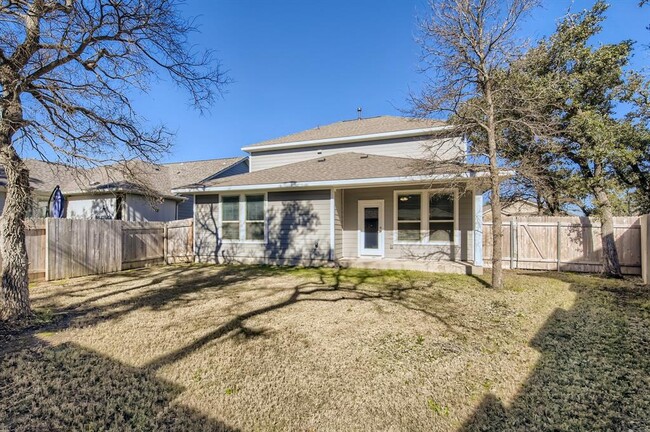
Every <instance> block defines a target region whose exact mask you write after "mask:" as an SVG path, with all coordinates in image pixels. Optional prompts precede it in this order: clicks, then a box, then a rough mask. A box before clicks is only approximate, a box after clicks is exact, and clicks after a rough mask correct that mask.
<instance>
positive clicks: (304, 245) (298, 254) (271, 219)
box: [195, 190, 330, 265]
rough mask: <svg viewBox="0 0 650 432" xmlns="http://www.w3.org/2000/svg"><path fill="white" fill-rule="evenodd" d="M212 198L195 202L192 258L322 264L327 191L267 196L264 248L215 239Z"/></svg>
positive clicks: (326, 255)
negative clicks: (194, 240)
mask: <svg viewBox="0 0 650 432" xmlns="http://www.w3.org/2000/svg"><path fill="white" fill-rule="evenodd" d="M217 203H218V197H217V196H216V195H208V196H205V195H198V196H197V198H196V215H195V217H196V253H197V259H198V260H199V261H201V262H234V263H260V264H262V263H268V264H304V265H312V264H318V263H322V262H324V261H327V260H328V259H329V250H330V191H329V190H319V191H298V192H269V193H268V203H267V213H266V221H267V226H268V241H267V242H266V243H250V242H227V241H226V242H222V241H220V240H219V237H220V236H219V232H218V220H219V213H218V212H219V206H218V204H217Z"/></svg>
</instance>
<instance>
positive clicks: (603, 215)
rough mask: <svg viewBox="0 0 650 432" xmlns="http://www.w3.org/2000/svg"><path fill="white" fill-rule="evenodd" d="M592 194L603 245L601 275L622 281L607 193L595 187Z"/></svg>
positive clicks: (610, 205) (610, 206) (612, 216)
mask: <svg viewBox="0 0 650 432" xmlns="http://www.w3.org/2000/svg"><path fill="white" fill-rule="evenodd" d="M594 192H595V195H596V200H597V201H598V208H599V210H600V224H601V228H600V237H601V241H602V244H603V274H604V275H605V276H607V277H611V278H617V279H622V278H623V272H622V271H621V263H620V261H619V260H618V250H617V248H616V238H615V237H614V215H613V212H612V204H611V202H610V200H609V197H608V196H607V192H605V189H604V188H602V187H599V186H597V187H595V188H594Z"/></svg>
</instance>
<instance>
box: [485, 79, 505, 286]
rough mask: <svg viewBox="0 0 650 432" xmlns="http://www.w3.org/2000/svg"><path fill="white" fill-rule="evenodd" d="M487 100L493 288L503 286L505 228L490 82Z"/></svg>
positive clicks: (486, 93)
mask: <svg viewBox="0 0 650 432" xmlns="http://www.w3.org/2000/svg"><path fill="white" fill-rule="evenodd" d="M485 100H486V102H487V105H488V118H487V139H488V159H489V161H490V191H491V196H490V203H491V207H492V288H502V287H503V245H502V239H503V229H502V227H501V183H500V179H499V159H498V157H497V156H498V155H497V140H496V125H495V115H494V104H493V102H492V91H491V86H490V83H489V82H487V83H486V85H485Z"/></svg>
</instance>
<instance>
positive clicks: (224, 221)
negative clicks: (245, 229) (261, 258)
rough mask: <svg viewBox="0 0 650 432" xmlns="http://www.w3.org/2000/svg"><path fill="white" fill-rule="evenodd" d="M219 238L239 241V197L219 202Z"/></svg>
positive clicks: (224, 198)
mask: <svg viewBox="0 0 650 432" xmlns="http://www.w3.org/2000/svg"><path fill="white" fill-rule="evenodd" d="M221 238H223V239H225V240H239V196H228V197H223V199H222V200H221Z"/></svg>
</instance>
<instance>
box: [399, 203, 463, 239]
mask: <svg viewBox="0 0 650 432" xmlns="http://www.w3.org/2000/svg"><path fill="white" fill-rule="evenodd" d="M395 198H396V203H395V206H396V209H397V215H396V216H397V217H396V241H397V242H398V243H400V242H401V243H453V242H454V228H455V220H454V215H455V205H456V203H455V199H456V198H455V193H454V192H448V191H440V192H438V191H418V192H410V191H409V192H403V193H397V194H396V196H395Z"/></svg>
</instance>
